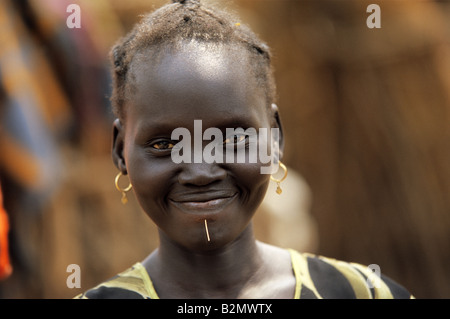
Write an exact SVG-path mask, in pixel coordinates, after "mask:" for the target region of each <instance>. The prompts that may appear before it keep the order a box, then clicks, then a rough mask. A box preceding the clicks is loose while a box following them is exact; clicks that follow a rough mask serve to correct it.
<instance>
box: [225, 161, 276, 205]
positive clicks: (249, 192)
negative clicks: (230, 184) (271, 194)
mask: <svg viewBox="0 0 450 319" xmlns="http://www.w3.org/2000/svg"><path fill="white" fill-rule="evenodd" d="M234 165H235V167H234V168H233V172H234V174H235V175H236V180H237V181H239V186H240V188H242V191H243V192H244V194H245V199H244V200H245V201H247V202H248V204H249V205H251V206H252V208H253V209H256V208H257V207H258V206H259V204H260V203H261V202H262V200H263V199H264V196H265V194H266V191H267V187H268V185H269V182H270V175H268V174H261V164H258V163H256V164H249V163H247V164H234ZM249 208H250V207H249Z"/></svg>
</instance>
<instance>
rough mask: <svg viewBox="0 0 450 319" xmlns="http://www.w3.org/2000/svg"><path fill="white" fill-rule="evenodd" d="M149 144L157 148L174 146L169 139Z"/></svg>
mask: <svg viewBox="0 0 450 319" xmlns="http://www.w3.org/2000/svg"><path fill="white" fill-rule="evenodd" d="M150 146H151V147H153V148H155V149H157V150H170V149H172V148H173V147H174V146H175V144H174V143H173V142H171V141H159V142H156V143H153V144H152V145H150Z"/></svg>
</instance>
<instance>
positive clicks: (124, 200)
mask: <svg viewBox="0 0 450 319" xmlns="http://www.w3.org/2000/svg"><path fill="white" fill-rule="evenodd" d="M122 175H123V174H122V172H119V174H117V176H116V179H115V181H114V184H115V185H116V188H117V190H118V191H119V192H121V193H122V199H121V201H122V204H124V205H125V204H126V203H128V198H127V192H128V191H130V190H131V188H132V187H133V185H131V182H130V184H129V185H128V186H127V187H126V188H120V186H119V179H120V177H121V176H122Z"/></svg>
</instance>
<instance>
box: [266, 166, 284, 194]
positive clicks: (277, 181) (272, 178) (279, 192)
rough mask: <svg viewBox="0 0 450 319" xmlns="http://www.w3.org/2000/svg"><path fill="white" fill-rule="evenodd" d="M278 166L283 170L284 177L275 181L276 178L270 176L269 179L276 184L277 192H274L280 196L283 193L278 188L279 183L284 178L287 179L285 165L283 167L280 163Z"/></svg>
mask: <svg viewBox="0 0 450 319" xmlns="http://www.w3.org/2000/svg"><path fill="white" fill-rule="evenodd" d="M278 164H279V165H280V167H281V168H282V169H283V170H284V175H283V177H282V178H280V179H276V178H274V177H273V176H272V175H271V176H270V179H271V180H273V181H274V182H275V183H277V190H276V192H277V194H278V195H280V194H281V193H282V192H283V190H282V189H281V187H280V183H281V182H282V181H284V180H285V179H286V177H287V167H286V165H284V164H283V163H281V161H280V162H278Z"/></svg>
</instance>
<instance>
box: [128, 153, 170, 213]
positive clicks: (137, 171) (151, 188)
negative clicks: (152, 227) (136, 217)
mask: <svg viewBox="0 0 450 319" xmlns="http://www.w3.org/2000/svg"><path fill="white" fill-rule="evenodd" d="M126 154H128V156H126V160H127V161H126V163H127V170H128V175H129V178H130V181H131V184H132V185H133V191H134V193H135V195H136V198H137V200H138V201H139V204H140V205H141V207H142V209H143V210H144V211H145V212H146V213H147V214H148V215H150V214H151V213H153V212H157V211H159V210H160V208H161V206H162V205H163V204H164V200H165V197H166V194H167V189H168V187H169V185H170V180H171V178H172V176H173V173H172V168H171V166H172V165H173V164H172V163H171V161H170V160H169V161H167V160H165V159H161V158H156V159H151V160H150V159H149V157H148V154H146V153H145V151H143V150H136V149H131V148H130V149H129V152H127V153H126ZM150 217H151V218H152V219H154V216H150Z"/></svg>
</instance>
